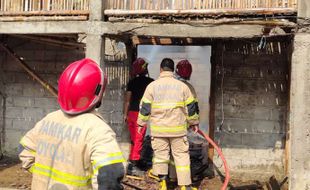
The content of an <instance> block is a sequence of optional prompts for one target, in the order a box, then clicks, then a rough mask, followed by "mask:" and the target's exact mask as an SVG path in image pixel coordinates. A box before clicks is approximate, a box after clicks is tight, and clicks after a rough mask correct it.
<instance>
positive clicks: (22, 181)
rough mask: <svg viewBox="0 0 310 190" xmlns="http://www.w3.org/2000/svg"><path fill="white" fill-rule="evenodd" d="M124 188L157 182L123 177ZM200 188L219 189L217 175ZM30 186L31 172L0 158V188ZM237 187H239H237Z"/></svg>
mask: <svg viewBox="0 0 310 190" xmlns="http://www.w3.org/2000/svg"><path fill="white" fill-rule="evenodd" d="M257 183H258V182H253V181H252V182H250V181H248V182H242V181H238V180H232V181H231V185H232V186H233V187H234V188H230V190H238V189H240V190H241V189H242V190H256V189H257V190H258V189H262V188H256V189H255V188H244V187H243V188H242V186H244V185H254V184H257ZM123 184H124V187H125V190H141V189H142V190H156V189H157V188H158V183H157V182H156V181H155V180H154V179H151V178H149V177H148V176H147V175H146V176H145V180H134V179H129V178H125V179H124V180H123ZM195 185H196V187H198V188H199V189H201V190H220V189H221V185H222V182H221V180H220V179H219V178H218V177H215V178H213V179H207V178H205V179H204V180H202V181H201V182H198V183H196V184H195ZM30 186H31V174H30V173H29V172H27V171H24V170H22V169H21V164H20V163H19V161H18V160H17V159H12V158H7V157H4V158H3V159H1V160H0V189H1V187H6V188H16V189H30ZM169 187H170V189H171V190H178V188H177V187H176V185H175V184H170V185H169ZM238 187H239V188H238Z"/></svg>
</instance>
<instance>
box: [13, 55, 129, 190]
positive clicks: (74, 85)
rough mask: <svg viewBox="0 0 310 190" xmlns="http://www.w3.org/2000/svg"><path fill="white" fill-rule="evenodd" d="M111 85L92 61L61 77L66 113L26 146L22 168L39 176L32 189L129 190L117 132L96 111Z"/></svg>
mask: <svg viewBox="0 0 310 190" xmlns="http://www.w3.org/2000/svg"><path fill="white" fill-rule="evenodd" d="M106 80H107V79H106V76H105V75H104V73H103V72H102V70H101V69H100V67H99V66H98V65H97V64H96V63H95V62H94V61H92V60H90V59H82V60H79V61H76V62H74V63H72V64H70V65H69V66H68V67H67V68H66V69H65V70H64V72H63V73H62V74H61V76H60V78H59V81H58V90H59V91H58V103H59V105H60V108H61V109H60V110H57V111H55V112H52V113H50V114H48V115H47V116H45V117H44V118H43V119H42V120H41V121H39V122H38V123H37V124H36V125H35V126H34V128H33V129H31V130H30V131H29V132H27V133H26V135H25V136H24V137H23V138H22V139H21V141H20V144H21V148H22V149H21V153H20V154H19V157H20V159H21V161H22V167H23V168H24V169H27V170H29V171H30V172H32V174H33V178H32V185H31V189H33V190H42V189H68V190H77V189H78V190H83V189H99V190H111V189H112V190H121V189H123V187H122V185H121V184H120V181H121V180H122V178H123V176H124V173H125V170H124V165H125V160H124V157H123V155H122V153H121V151H120V148H119V146H118V144H117V142H116V135H115V133H114V132H113V130H112V129H111V128H110V127H109V125H108V124H107V123H106V122H105V121H104V120H103V119H102V117H101V116H100V115H99V114H98V112H97V111H96V108H97V107H99V106H100V104H101V99H102V96H103V92H104V90H105V85H106Z"/></svg>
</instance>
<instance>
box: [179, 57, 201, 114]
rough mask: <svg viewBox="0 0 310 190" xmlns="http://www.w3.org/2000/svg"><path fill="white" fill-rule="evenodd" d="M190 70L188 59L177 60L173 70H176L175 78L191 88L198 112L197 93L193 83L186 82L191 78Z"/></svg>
mask: <svg viewBox="0 0 310 190" xmlns="http://www.w3.org/2000/svg"><path fill="white" fill-rule="evenodd" d="M192 71H193V69H192V64H191V63H190V62H189V61H188V60H186V59H184V60H181V61H179V62H178V64H177V66H176V71H175V72H176V75H177V78H178V79H179V80H181V81H182V82H184V83H185V84H186V85H187V86H188V88H189V89H190V90H191V92H192V94H193V96H194V98H195V101H196V102H195V104H196V107H197V109H198V114H199V107H198V99H197V93H196V91H195V89H194V87H193V85H192V84H191V83H189V82H188V81H189V80H190V78H191V75H192Z"/></svg>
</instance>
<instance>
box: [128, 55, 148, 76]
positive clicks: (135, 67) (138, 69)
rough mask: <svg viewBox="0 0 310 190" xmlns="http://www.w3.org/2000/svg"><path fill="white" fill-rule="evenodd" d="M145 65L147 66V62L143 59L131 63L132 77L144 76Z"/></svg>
mask: <svg viewBox="0 0 310 190" xmlns="http://www.w3.org/2000/svg"><path fill="white" fill-rule="evenodd" d="M147 65H148V62H146V61H145V60H144V59H143V58H137V59H136V60H135V61H134V62H133V63H132V75H133V76H136V75H141V74H146V73H147Z"/></svg>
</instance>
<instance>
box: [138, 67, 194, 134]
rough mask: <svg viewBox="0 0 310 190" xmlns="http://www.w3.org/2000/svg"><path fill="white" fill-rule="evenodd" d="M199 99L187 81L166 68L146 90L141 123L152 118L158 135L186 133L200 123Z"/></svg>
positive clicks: (144, 123) (152, 130) (152, 124)
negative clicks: (181, 79) (197, 103)
mask: <svg viewBox="0 0 310 190" xmlns="http://www.w3.org/2000/svg"><path fill="white" fill-rule="evenodd" d="M196 102H197V101H196V99H195V98H194V97H193V95H192V93H191V90H190V89H189V87H188V86H187V85H186V84H185V83H183V82H181V81H179V80H177V79H175V78H174V77H173V73H172V72H167V71H164V72H162V73H161V74H160V76H159V78H158V79H157V80H156V81H154V82H152V83H150V84H149V85H148V87H147V88H146V90H145V92H144V95H143V98H142V100H141V108H140V112H139V117H138V124H139V125H140V126H144V125H146V124H147V122H148V121H150V128H151V135H152V136H155V137H178V136H184V135H186V133H187V127H188V126H189V125H197V124H198V123H199V115H198V110H197V108H198V107H197V106H196Z"/></svg>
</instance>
